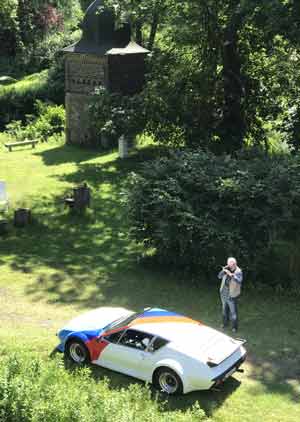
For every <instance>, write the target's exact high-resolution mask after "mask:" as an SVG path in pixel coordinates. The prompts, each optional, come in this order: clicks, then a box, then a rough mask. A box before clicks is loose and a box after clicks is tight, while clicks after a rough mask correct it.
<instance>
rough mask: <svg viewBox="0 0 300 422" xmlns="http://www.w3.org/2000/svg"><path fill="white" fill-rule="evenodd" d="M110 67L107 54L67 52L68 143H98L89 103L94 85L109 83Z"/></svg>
mask: <svg viewBox="0 0 300 422" xmlns="http://www.w3.org/2000/svg"><path fill="white" fill-rule="evenodd" d="M107 67H108V62H107V58H106V57H98V56H93V55H89V54H74V53H73V54H72V53H70V54H67V55H66V58H65V71H66V73H65V77H66V84H65V85H66V100H65V101H66V139H67V142H68V143H71V144H77V145H83V144H84V145H88V144H91V143H95V142H94V141H95V136H96V135H95V133H94V131H93V129H92V127H91V125H90V120H89V111H88V106H89V102H90V95H91V94H92V93H93V91H94V89H95V87H97V86H107V75H108V68H107ZM99 142H100V140H99Z"/></svg>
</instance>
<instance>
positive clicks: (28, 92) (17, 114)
mask: <svg viewBox="0 0 300 422" xmlns="http://www.w3.org/2000/svg"><path fill="white" fill-rule="evenodd" d="M47 80H48V71H43V72H41V73H37V74H33V75H30V76H27V77H26V78H24V79H22V80H21V81H19V82H16V83H14V84H10V85H8V86H0V130H3V129H4V127H5V125H6V124H8V123H9V122H11V121H12V120H23V121H24V120H25V115H26V114H32V113H34V107H35V102H36V100H45V99H46V98H48V97H49V95H48V87H47Z"/></svg>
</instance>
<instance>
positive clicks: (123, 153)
mask: <svg viewBox="0 0 300 422" xmlns="http://www.w3.org/2000/svg"><path fill="white" fill-rule="evenodd" d="M119 157H120V158H127V157H128V141H127V139H126V138H125V136H124V135H122V136H121V137H120V138H119Z"/></svg>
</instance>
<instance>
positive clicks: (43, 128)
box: [6, 101, 65, 141]
mask: <svg viewBox="0 0 300 422" xmlns="http://www.w3.org/2000/svg"><path fill="white" fill-rule="evenodd" d="M35 108H36V110H37V115H38V117H35V116H27V124H26V125H25V126H23V125H22V122H21V121H20V120H17V121H13V122H12V123H10V124H8V125H7V127H6V128H7V133H8V135H10V136H12V137H13V138H15V139H17V140H22V139H24V138H27V139H41V140H43V141H45V140H47V138H49V137H50V136H52V135H54V134H59V133H61V132H63V131H64V128H65V109H64V108H63V106H57V105H54V104H52V105H51V104H48V103H43V102H41V101H37V102H36V106H35Z"/></svg>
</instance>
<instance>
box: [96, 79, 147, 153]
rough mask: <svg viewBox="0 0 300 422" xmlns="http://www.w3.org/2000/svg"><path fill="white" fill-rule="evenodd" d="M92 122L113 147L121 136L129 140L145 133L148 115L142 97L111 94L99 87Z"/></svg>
mask: <svg viewBox="0 0 300 422" xmlns="http://www.w3.org/2000/svg"><path fill="white" fill-rule="evenodd" d="M90 110H91V115H92V122H93V125H94V127H95V129H96V132H97V133H98V135H105V136H106V137H107V138H108V139H110V141H111V144H112V145H113V146H115V145H116V143H117V140H118V139H119V138H120V136H121V135H125V136H126V137H127V138H128V139H129V140H132V139H134V138H135V136H136V135H137V134H138V133H141V132H143V130H144V128H145V125H146V115H145V112H144V107H143V99H142V95H140V94H136V95H122V94H120V93H110V92H108V91H107V90H106V89H105V88H103V87H99V88H97V89H96V90H95V94H94V96H93V99H92V103H91V107H90Z"/></svg>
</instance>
